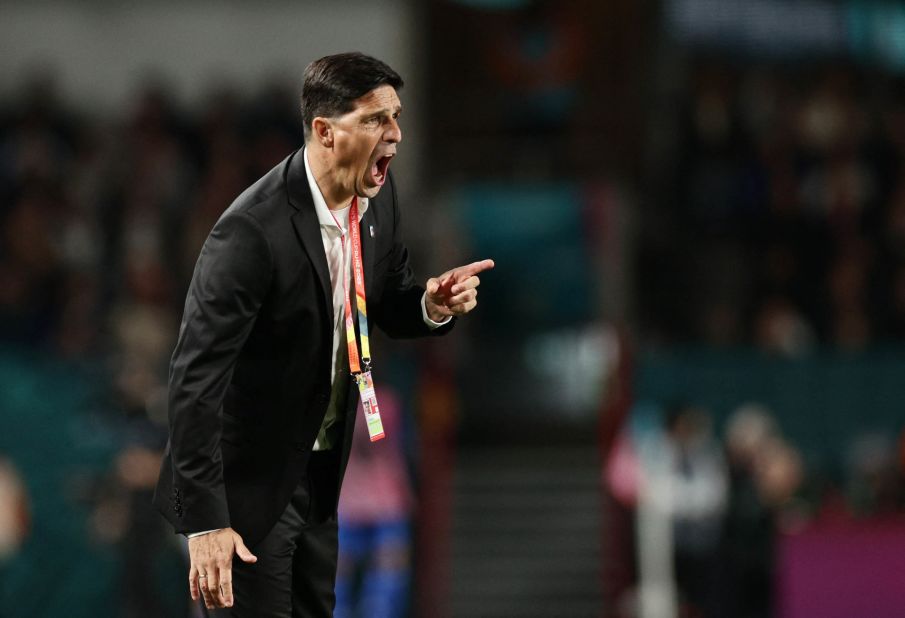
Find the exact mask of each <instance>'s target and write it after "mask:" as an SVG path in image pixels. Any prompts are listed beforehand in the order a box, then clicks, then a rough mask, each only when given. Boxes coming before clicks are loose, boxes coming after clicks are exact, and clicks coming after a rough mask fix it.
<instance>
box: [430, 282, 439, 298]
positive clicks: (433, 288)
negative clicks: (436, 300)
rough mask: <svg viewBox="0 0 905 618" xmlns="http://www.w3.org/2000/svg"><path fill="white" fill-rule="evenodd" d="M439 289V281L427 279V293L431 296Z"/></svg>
mask: <svg viewBox="0 0 905 618" xmlns="http://www.w3.org/2000/svg"><path fill="white" fill-rule="evenodd" d="M439 290H440V281H439V280H438V279H434V278H430V279H428V280H427V293H428V294H430V295H431V296H434V295H436V293H437V292H438V291H439Z"/></svg>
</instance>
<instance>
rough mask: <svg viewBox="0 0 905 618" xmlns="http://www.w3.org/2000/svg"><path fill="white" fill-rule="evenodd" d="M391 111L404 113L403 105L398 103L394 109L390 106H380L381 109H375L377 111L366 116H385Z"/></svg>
mask: <svg viewBox="0 0 905 618" xmlns="http://www.w3.org/2000/svg"><path fill="white" fill-rule="evenodd" d="M390 113H396V114H401V113H402V106H401V105H397V106H396V108H395V109H394V110H390V109H389V108H386V107H382V108H380V109H378V110H375V111H373V112H371V113H370V114H367V115H366V116H365V117H366V118H375V117H377V116H384V115H386V114H390Z"/></svg>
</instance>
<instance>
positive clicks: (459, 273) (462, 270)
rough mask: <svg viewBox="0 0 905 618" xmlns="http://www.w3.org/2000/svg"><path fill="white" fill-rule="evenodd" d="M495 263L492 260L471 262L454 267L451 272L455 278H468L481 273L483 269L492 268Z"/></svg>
mask: <svg viewBox="0 0 905 618" xmlns="http://www.w3.org/2000/svg"><path fill="white" fill-rule="evenodd" d="M494 266H495V264H494V263H493V260H481V261H480V262H472V263H471V264H468V265H466V266H460V267H458V268H456V269H455V270H454V271H453V273H454V275H453V276H454V277H455V278H456V280H457V281H458V280H461V279H468V278H469V277H472V276H474V275H476V274H478V273H482V272H484V271H485V270H490V269H491V268H493V267H494Z"/></svg>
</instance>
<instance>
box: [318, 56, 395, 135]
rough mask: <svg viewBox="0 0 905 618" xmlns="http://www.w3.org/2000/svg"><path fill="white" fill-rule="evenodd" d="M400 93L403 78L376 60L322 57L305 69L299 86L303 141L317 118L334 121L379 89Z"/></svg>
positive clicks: (357, 57)
mask: <svg viewBox="0 0 905 618" xmlns="http://www.w3.org/2000/svg"><path fill="white" fill-rule="evenodd" d="M384 85H388V86H392V87H393V88H395V89H396V90H399V89H400V88H402V86H403V82H402V78H401V77H399V74H398V73H396V71H394V70H393V69H391V68H390V67H389V66H387V65H386V64H385V63H383V62H381V61H380V60H378V59H377V58H372V57H371V56H366V55H364V54H362V53H360V52H346V53H344V54H335V55H333V56H324V57H323V58H321V59H319V60H315V61H314V62H312V63H311V64H309V65H308V67H307V68H306V69H305V79H304V82H303V83H302V120H303V121H304V123H305V139H306V140H307V139H308V137H309V136H310V134H311V122H312V121H313V120H314V119H315V117H317V116H323V117H324V118H334V117H336V116H341V115H342V114H347V113H349V112H351V111H352V110H353V109H354V107H355V106H354V102H355V100H356V99H360V98H361V97H363V96H364V95H366V94H368V93H369V92H371V91H372V90H374V89H375V88H378V87H380V86H384Z"/></svg>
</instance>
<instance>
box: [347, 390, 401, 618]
mask: <svg viewBox="0 0 905 618" xmlns="http://www.w3.org/2000/svg"><path fill="white" fill-rule="evenodd" d="M377 395H378V399H377V400H378V402H379V404H380V417H381V419H382V421H383V427H384V430H385V432H386V437H385V438H384V439H382V440H380V441H378V442H371V441H370V439H369V437H368V427H367V424H366V422H365V417H364V411H363V410H362V409H361V405H360V404H359V407H358V412H357V413H356V415H355V424H356V427H355V436H354V438H353V441H352V453H351V455H350V457H349V464H348V466H347V468H346V476H345V481H344V482H343V491H342V495H341V496H340V501H339V563H338V569H337V570H338V572H337V581H336V611H335V615H336V616H337V618H352V617H354V616H358V617H360V618H366V617H367V618H393V617H402V616H405V615H407V608H408V602H409V582H410V577H411V575H410V572H411V536H412V521H411V520H412V513H413V509H414V495H413V491H412V486H411V480H410V476H409V471H408V467H407V465H406V462H405V453H404V451H403V445H404V431H405V430H404V425H403V416H402V414H403V410H402V402H401V401H400V400H399V397H398V395H397V394H396V393H395V392H394V391H392V390H390V389H389V388H386V387H379V388H378V391H377Z"/></svg>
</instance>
